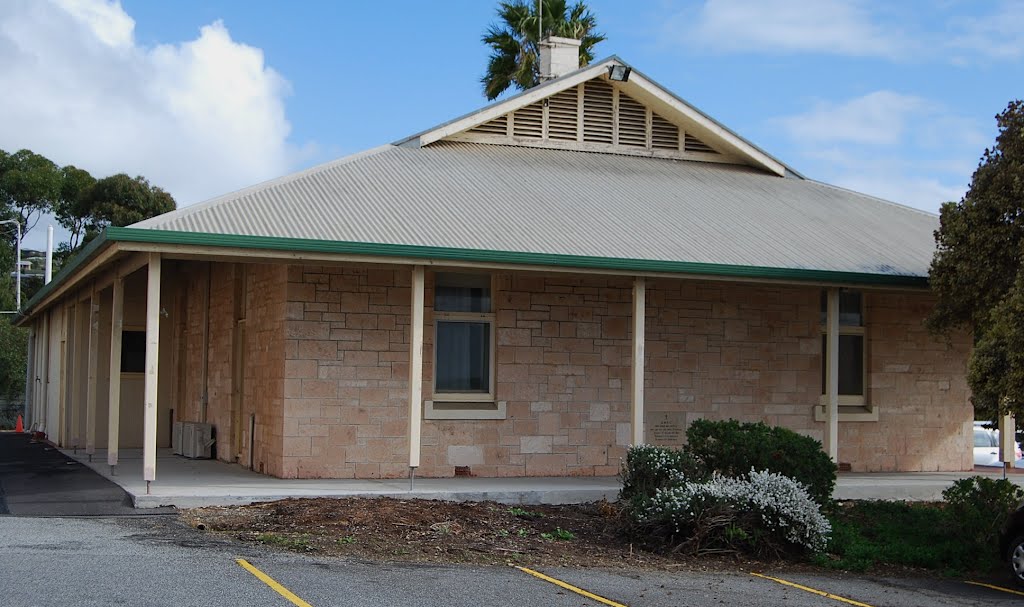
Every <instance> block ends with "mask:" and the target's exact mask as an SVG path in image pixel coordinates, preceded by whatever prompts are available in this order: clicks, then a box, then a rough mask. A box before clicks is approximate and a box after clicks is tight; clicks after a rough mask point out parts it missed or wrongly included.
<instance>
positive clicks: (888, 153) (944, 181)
mask: <svg viewBox="0 0 1024 607" xmlns="http://www.w3.org/2000/svg"><path fill="white" fill-rule="evenodd" d="M769 124H770V125H771V126H772V127H774V128H776V129H778V130H781V131H782V132H783V134H784V135H785V136H786V137H787V138H789V139H790V140H792V142H793V146H794V148H795V149H796V151H797V154H798V155H799V156H800V157H801V159H802V160H801V162H800V163H799V164H800V165H801V168H802V169H803V170H804V172H805V173H806V174H808V175H810V176H812V177H813V178H816V179H821V180H822V181H826V182H828V183H833V184H835V185H839V186H842V187H846V188H850V189H852V190H856V191H859V192H864V193H866V194H871V195H873V196H878V197H880V198H885V199H887V200H892V201H894V202H899V203H902V204H907V205H910V206H913V207H916V208H919V209H923V210H926V211H930V212H933V213H934V212H937V211H938V208H939V205H941V204H942V203H943V202H946V201H948V200H959V199H960V197H961V196H963V194H964V192H965V190H966V189H967V185H968V183H969V181H970V177H971V174H972V172H973V170H974V168H975V166H976V163H977V159H978V156H979V155H980V153H981V151H982V150H983V149H984V147H985V145H987V144H989V143H991V142H990V141H988V139H987V137H986V136H985V135H984V134H983V130H982V129H981V128H980V127H979V126H978V124H977V123H976V121H974V120H971V119H968V118H964V117H962V116H959V115H957V114H955V113H953V112H951V111H950V110H948V109H947V108H946V107H945V106H943V105H942V104H941V103H937V102H934V101H930V100H928V99H925V98H922V97H918V96H915V95H906V94H902V93H897V92H893V91H884V90H883V91H874V92H871V93H867V94H865V95H862V96H860V97H855V98H853V99H848V100H844V101H818V102H815V103H814V104H813V107H811V108H810V109H808V110H807V111H806V112H803V113H801V114H797V115H793V116H786V117H782V118H775V119H772V120H770V121H769Z"/></svg>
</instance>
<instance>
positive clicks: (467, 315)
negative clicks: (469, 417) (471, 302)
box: [430, 270, 497, 411]
mask: <svg viewBox="0 0 1024 607" xmlns="http://www.w3.org/2000/svg"><path fill="white" fill-rule="evenodd" d="M440 274H464V275H467V276H480V277H485V276H486V277H487V279H488V283H489V288H490V304H491V305H490V308H491V311H490V312H444V311H438V310H437V308H436V305H437V285H438V275H440ZM433 278H434V290H433V295H434V301H433V302H431V305H432V306H434V307H433V312H434V344H433V350H434V358H433V361H434V365H433V367H434V369H433V370H434V372H433V378H432V381H431V389H432V393H433V399H432V401H430V403H431V407H433V408H436V409H439V410H440V409H442V408H443V406H444V403H459V404H463V405H464V404H466V403H480V404H482V405H486V407H484V408H487V409H492V408H494V403H495V399H496V390H495V379H496V375H495V363H496V362H497V356H496V351H497V343H496V341H495V338H496V336H497V335H496V330H495V325H496V324H497V322H496V320H497V313H496V312H495V310H494V308H495V305H494V304H495V301H496V298H495V293H496V292H497V289H496V288H495V287H496V286H497V279H496V276H495V274H494V273H491V272H488V273H484V272H464V271H459V270H454V271H449V270H440V271H435V272H434V277H433ZM441 322H463V323H486V324H487V325H488V346H489V347H488V350H489V352H488V353H487V355H488V379H487V387H488V391H487V392H440V391H438V389H437V372H438V369H439V368H440V364H439V361H440V358H439V357H438V352H437V344H438V341H439V340H438V338H437V334H438V330H437V329H438V326H439V324H440V323H441ZM457 410H459V411H468V410H469V409H467V408H466V407H465V406H462V407H459V408H458V409H457Z"/></svg>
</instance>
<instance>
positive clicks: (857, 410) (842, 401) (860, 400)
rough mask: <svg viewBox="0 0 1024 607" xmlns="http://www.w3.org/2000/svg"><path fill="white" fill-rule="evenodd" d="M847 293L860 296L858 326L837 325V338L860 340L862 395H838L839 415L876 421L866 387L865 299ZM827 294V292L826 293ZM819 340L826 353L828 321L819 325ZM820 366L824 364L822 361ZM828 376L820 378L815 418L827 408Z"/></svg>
mask: <svg viewBox="0 0 1024 607" xmlns="http://www.w3.org/2000/svg"><path fill="white" fill-rule="evenodd" d="M847 292H848V293H849V292H854V293H857V294H858V295H859V296H860V324H859V325H843V324H842V323H840V324H839V337H840V338H842V336H844V335H855V336H859V337H861V338H862V340H863V342H862V347H861V386H862V387H863V388H862V390H861V392H862V394H859V395H857V394H840V395H839V415H840V420H842V421H878V412H877V411H875V410H874V408H873V407H872V405H871V399H870V398H869V391H870V388H869V386H868V351H869V349H870V348H869V344H868V336H867V325H868V311H867V305H866V298H865V297H864V292H863V291H856V290H852V289H850V290H847ZM826 293H827V292H826ZM819 329H820V335H821V340H822V342H823V343H824V344H825V349H826V352H827V351H828V345H829V344H828V321H827V318H826V322H824V323H822V324H820V325H819ZM822 364H825V362H824V360H823V361H822ZM828 381H829V376H828V373H827V371H826V373H825V374H824V377H822V382H821V391H822V394H821V396H820V398H819V400H818V403H819V405H820V407H817V408H816V410H815V414H816V415H815V417H819V415H818V413H819V411H820V414H821V416H823V415H824V413H825V411H824V407H826V406H828V389H829V385H828ZM818 421H821V420H818Z"/></svg>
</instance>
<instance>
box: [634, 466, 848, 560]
mask: <svg viewBox="0 0 1024 607" xmlns="http://www.w3.org/2000/svg"><path fill="white" fill-rule="evenodd" d="M641 516H642V519H643V520H642V521H641V522H647V523H661V524H664V525H667V526H668V527H669V529H671V530H672V531H673V532H674V533H675V534H683V533H691V534H698V535H699V534H701V533H702V529H701V527H702V526H707V525H708V524H709V523H708V518H709V516H714V517H716V519H717V523H716V524H717V527H718V528H720V529H722V532H723V533H725V534H729V535H731V536H733V537H736V536H739V537H743V538H751V537H752V538H756V539H759V540H761V541H769V542H770V541H779V540H781V541H782V542H784V543H788V544H792V545H795V546H801V547H803V548H807V549H809V550H812V551H818V550H821V549H823V548H824V547H825V544H826V543H827V542H828V537H829V534H830V533H831V532H832V526H831V525H830V524H829V522H828V519H826V518H825V517H824V516H823V515H822V514H821V511H820V510H819V508H818V504H817V503H815V502H814V500H813V499H811V497H810V495H809V494H808V493H807V489H806V488H805V487H804V486H803V485H802V484H800V483H798V482H797V481H795V480H793V479H791V478H789V477H787V476H783V475H781V474H778V473H774V472H767V471H765V472H757V471H753V470H752V471H751V472H750V473H749V474H748V475H746V476H744V477H740V478H731V477H726V476H722V475H720V474H717V473H716V474H714V475H713V476H712V477H711V480H709V481H706V482H682V483H680V484H679V485H677V486H674V487H668V488H663V489H658V490H657V491H655V493H654V496H653V498H652V499H651V501H650V503H649V504H648V507H647V511H646V512H645V513H643V514H642V515H641ZM723 521H727V524H723ZM703 531H706V530H703ZM726 540H728V538H726ZM726 543H728V541H727V542H726ZM755 548H757V547H756V546H755Z"/></svg>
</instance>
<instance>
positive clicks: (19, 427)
mask: <svg viewBox="0 0 1024 607" xmlns="http://www.w3.org/2000/svg"><path fill="white" fill-rule="evenodd" d="M14 431H15V432H19V433H21V432H24V431H25V422H24V421H22V419H21V413H19V414H18V421H16V422H14Z"/></svg>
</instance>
